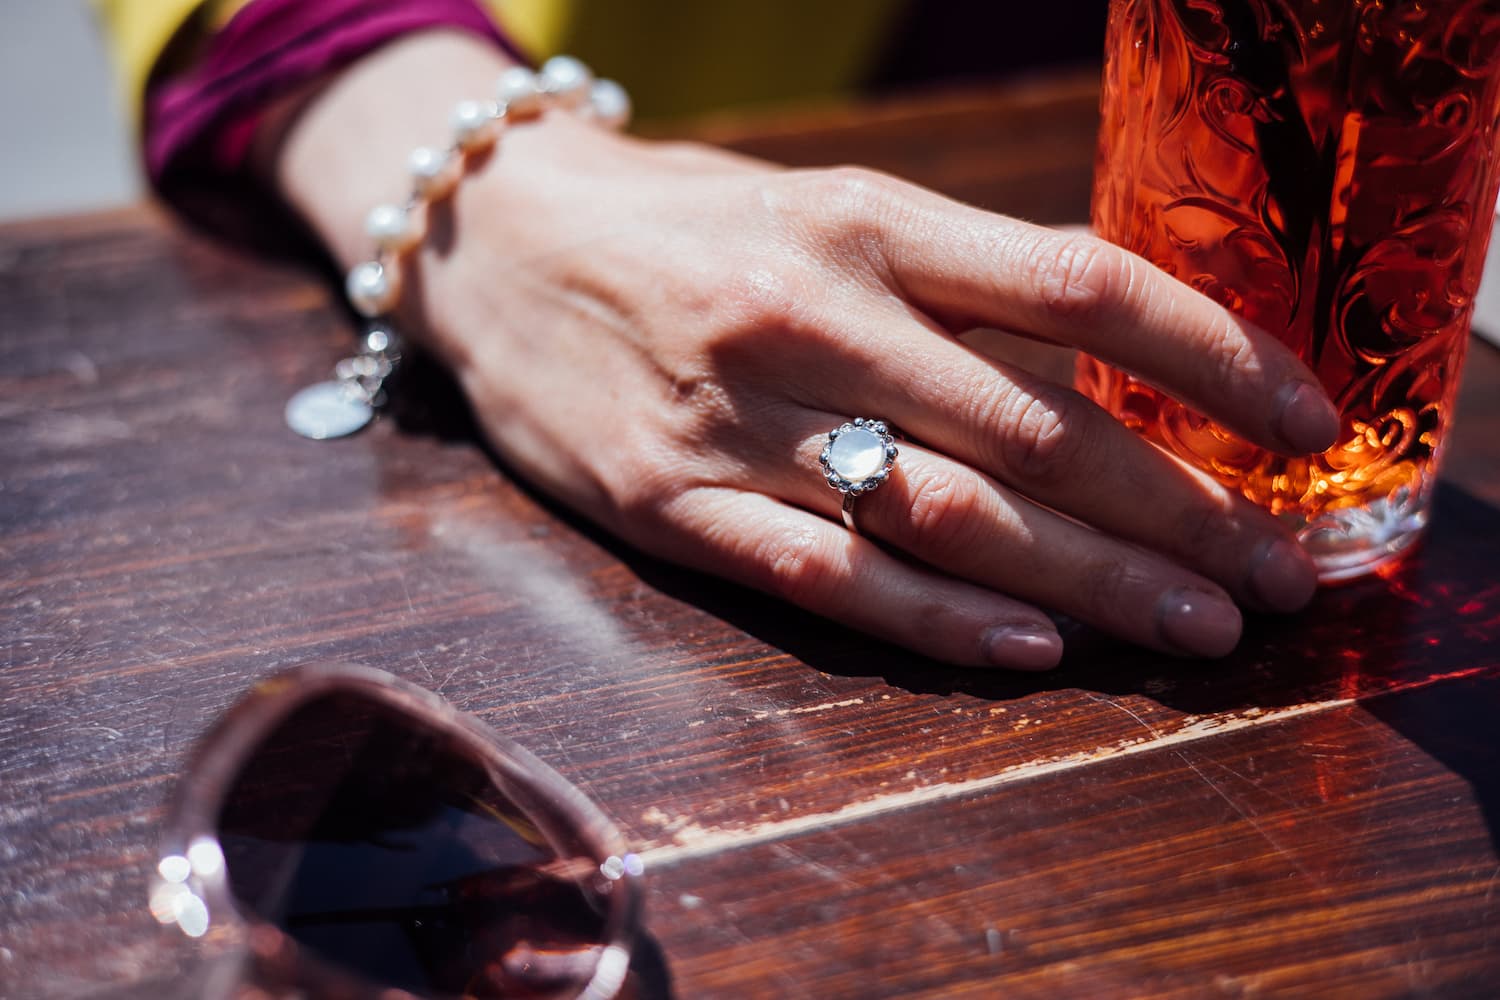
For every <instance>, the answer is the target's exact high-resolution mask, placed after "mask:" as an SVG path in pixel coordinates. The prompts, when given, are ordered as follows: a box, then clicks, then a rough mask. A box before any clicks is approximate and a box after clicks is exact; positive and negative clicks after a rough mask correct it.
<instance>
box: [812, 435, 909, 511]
mask: <svg viewBox="0 0 1500 1000" xmlns="http://www.w3.org/2000/svg"><path fill="white" fill-rule="evenodd" d="M897 454H898V451H897V448H896V439H895V437H894V436H893V435H892V434H891V429H890V427H889V426H888V425H887V424H886V422H885V421H884V420H869V419H866V418H865V417H856V418H855V419H854V420H852V421H850V422H849V423H845V424H841V425H839V426H838V427H835V428H834V429H833V430H831V431H829V432H828V443H827V444H825V445H824V446H823V451H822V453H821V454H819V455H818V463H819V464H820V465H822V467H823V477H824V478H825V479H826V480H827V481H828V485H829V486H830V487H832V488H833V489H836V490H838V491H839V492H840V493H842V494H844V509H843V513H844V525H845V527H847V528H848V529H849V530H850V531H856V530H857V529H856V528H855V527H854V500H855V498H857V497H859V496H861V495H863V494H865V493H869V492H870V491H871V490H873V489H875V488H876V487H878V486H879V485H880V484H881V483H883V482H885V480H886V477H888V476H889V475H890V474H891V469H892V467H894V466H895V464H896V455H897Z"/></svg>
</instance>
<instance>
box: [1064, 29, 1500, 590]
mask: <svg viewBox="0 0 1500 1000" xmlns="http://www.w3.org/2000/svg"><path fill="white" fill-rule="evenodd" d="M1497 119H1500V0H1239V2H1234V0H1222V2H1220V0H1113V2H1112V3H1111V5H1110V26H1109V42H1108V51H1107V53H1106V63H1105V73H1104V97H1103V125H1102V130H1101V138H1100V145H1099V160H1098V165H1097V173H1096V180H1095V190H1094V204H1093V222H1094V226H1095V228H1096V229H1097V230H1098V232H1099V233H1100V235H1102V236H1103V237H1105V238H1106V239H1109V240H1112V241H1114V242H1115V243H1118V244H1120V245H1121V246H1124V247H1126V248H1127V249H1129V250H1132V251H1134V252H1135V253H1137V254H1140V255H1141V256H1143V257H1145V258H1146V259H1147V260H1150V261H1151V262H1153V263H1154V264H1156V265H1157V266H1158V267H1160V268H1162V269H1163V270H1165V271H1167V272H1168V273H1170V274H1172V275H1175V276H1176V277H1177V278H1179V279H1180V280H1182V281H1184V282H1186V283H1188V284H1189V285H1191V286H1193V287H1194V288H1196V289H1198V290H1199V291H1202V292H1204V293H1205V294H1207V295H1210V296H1212V297H1213V298H1215V299H1217V300H1218V301H1219V302H1221V303H1223V304H1224V305H1225V306H1227V307H1229V308H1230V309H1233V310H1234V311H1236V312H1238V313H1240V314H1241V315H1243V316H1245V317H1246V318H1247V319H1249V320H1251V321H1253V322H1254V323H1255V324H1257V325H1258V326H1260V327H1261V328H1263V329H1265V330H1269V331H1271V332H1272V333H1274V334H1275V335H1277V336H1278V337H1281V338H1282V339H1283V340H1284V342H1285V343H1286V344H1288V345H1289V346H1290V347H1292V348H1293V349H1294V350H1295V351H1296V352H1297V353H1298V354H1299V355H1300V356H1301V358H1302V359H1303V360H1304V361H1305V362H1307V364H1308V365H1309V366H1310V367H1311V368H1312V369H1313V370H1314V371H1315V372H1317V374H1318V377H1319V379H1321V381H1322V383H1323V385H1324V387H1325V388H1326V389H1327V390H1328V392H1329V393H1330V395H1331V396H1332V397H1333V398H1334V400H1335V401H1336V403H1337V404H1338V407H1339V411H1340V414H1341V419H1342V425H1341V429H1340V434H1339V439H1338V442H1337V443H1336V444H1335V445H1334V446H1333V447H1332V448H1330V449H1329V450H1328V451H1327V452H1325V453H1323V454H1321V455H1317V456H1314V457H1312V458H1306V459H1288V458H1284V457H1281V456H1278V455H1274V454H1271V453H1269V452H1267V451H1265V450H1263V449H1260V448H1257V447H1255V446H1253V445H1251V444H1249V443H1247V442H1246V441H1244V440H1243V439H1241V438H1239V437H1237V436H1235V435H1233V434H1231V433H1229V432H1228V431H1226V430H1224V429H1223V428H1221V427H1219V426H1217V425H1216V424H1214V423H1212V422H1211V421H1209V420H1206V419H1204V418H1203V417H1201V416H1199V415H1198V414H1196V413H1194V412H1193V411H1191V410H1189V409H1187V408H1185V407H1183V406H1182V405H1180V404H1179V403H1177V402H1175V401H1174V400H1172V399H1170V398H1168V397H1166V396H1163V395H1162V394H1161V393H1159V392H1157V391H1156V390H1154V389H1152V388H1150V387H1149V386H1146V385H1144V384H1142V383H1140V382H1138V381H1136V380H1135V379H1133V378H1131V377H1129V376H1127V375H1124V374H1122V373H1120V372H1118V371H1115V370H1113V369H1111V368H1109V367H1107V366H1105V365H1103V364H1101V363H1099V362H1097V361H1095V360H1093V359H1091V358H1083V359H1081V360H1080V362H1079V367H1078V383H1079V387H1080V388H1081V389H1082V390H1083V391H1084V392H1085V393H1086V394H1088V395H1089V396H1090V397H1091V398H1093V399H1094V400H1095V401H1097V402H1098V403H1100V404H1101V405H1103V406H1104V407H1105V408H1106V409H1108V410H1109V411H1110V412H1111V413H1113V414H1115V415H1116V416H1117V417H1119V418H1120V419H1121V420H1123V421H1124V422H1125V423H1126V424H1128V425H1129V426H1130V427H1132V428H1134V429H1135V430H1137V431H1139V432H1140V433H1141V434H1143V435H1145V436H1146V437H1147V438H1149V439H1150V440H1152V441H1154V442H1155V443H1157V444H1158V445H1160V446H1162V447H1163V448H1166V449H1167V450H1169V451H1170V452H1172V453H1173V454H1175V455H1177V456H1179V457H1181V458H1182V459H1184V460H1186V461H1187V462H1190V463H1191V464H1193V465H1195V466H1197V467H1199V468H1201V469H1204V470H1206V471H1208V472H1209V473H1211V474H1212V475H1214V476H1215V477H1217V478H1218V479H1219V480H1220V481H1221V482H1223V483H1225V484H1227V485H1230V486H1233V487H1234V488H1236V489H1239V490H1241V491H1243V492H1244V494H1245V495H1246V496H1247V497H1250V498H1251V499H1252V500H1255V501H1256V502H1258V503H1260V504H1263V505H1265V506H1266V507H1268V508H1269V509H1270V510H1271V511H1272V512H1274V513H1276V514H1279V515H1282V516H1283V517H1285V518H1286V519H1288V520H1290V521H1292V522H1293V523H1294V524H1295V525H1296V527H1297V528H1298V530H1299V531H1300V532H1301V535H1302V538H1303V541H1304V543H1305V544H1306V545H1307V546H1308V548H1309V550H1310V551H1311V552H1312V554H1313V557H1314V559H1315V560H1317V562H1318V565H1319V567H1320V570H1321V573H1322V576H1323V577H1324V579H1328V580H1335V579H1344V578H1348V577H1352V576H1357V575H1360V574H1362V573H1366V572H1369V571H1371V570H1373V569H1375V568H1377V567H1379V566H1380V565H1382V564H1384V563H1386V562H1388V561H1390V560H1391V559H1393V558H1395V557H1396V556H1397V555H1399V554H1400V552H1401V551H1402V550H1403V549H1405V548H1406V547H1407V546H1409V545H1410V544H1411V542H1412V541H1414V540H1415V539H1416V537H1417V536H1418V534H1419V533H1420V531H1421V530H1422V527H1423V525H1424V524H1425V523H1426V519H1427V512H1428V507H1429V503H1430V500H1431V497H1432V492H1433V488H1434V485H1435V479H1436V466H1437V462H1438V459H1439V457H1440V455H1441V453H1442V443H1443V437H1444V434H1445V432H1446V431H1447V429H1448V425H1449V423H1450V421H1451V420H1452V416H1453V401H1454V397H1455V395H1456V392H1457V389H1458V374H1459V367H1460V365H1461V364H1462V362H1463V357H1464V348H1465V345H1466V343H1467V339H1468V332H1469V319H1470V315H1471V313H1472V311H1473V303H1474V296H1475V293H1476V291H1477V290H1478V287H1479V278H1480V274H1481V272H1482V270H1483V265H1484V255H1485V250H1486V247H1487V244H1488V242H1489V236H1490V229H1491V227H1490V212H1491V210H1492V207H1493V206H1494V204H1495V197H1496V187H1497V185H1500V148H1497V144H1500V141H1497V135H1500V121H1497ZM1121 335H1122V336H1127V335H1128V333H1122V334H1121Z"/></svg>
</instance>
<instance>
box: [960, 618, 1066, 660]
mask: <svg viewBox="0 0 1500 1000" xmlns="http://www.w3.org/2000/svg"><path fill="white" fill-rule="evenodd" d="M980 645H981V647H982V648H983V650H984V658H985V659H986V660H989V661H990V663H991V664H992V665H993V666H997V667H1006V668H1008V669H1010V670H1051V669H1052V668H1053V667H1055V666H1057V661H1058V660H1060V659H1062V652H1063V644H1062V636H1060V635H1058V634H1057V633H1056V632H1048V631H1044V630H1042V629H1038V628H1028V627H1026V626H1024V625H997V626H996V627H994V628H992V629H990V630H989V631H988V632H986V633H985V634H984V639H983V640H982V642H981V643H980Z"/></svg>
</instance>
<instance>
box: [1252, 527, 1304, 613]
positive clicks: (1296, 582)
mask: <svg viewBox="0 0 1500 1000" xmlns="http://www.w3.org/2000/svg"><path fill="white" fill-rule="evenodd" d="M1250 589H1251V590H1252V591H1253V592H1254V593H1255V596H1256V597H1258V598H1260V599H1261V601H1262V603H1264V604H1265V605H1266V607H1268V608H1270V609H1271V610H1272V611H1297V610H1299V609H1301V608H1305V607H1307V602H1308V601H1310V600H1312V597H1313V593H1314V592H1315V591H1316V590H1317V589H1318V569H1317V567H1316V566H1314V565H1313V561H1312V559H1311V558H1309V556H1308V555H1307V553H1306V552H1303V551H1302V548H1301V546H1298V545H1294V544H1292V543H1291V542H1289V541H1286V540H1285V539H1282V538H1267V539H1265V540H1264V541H1262V542H1261V543H1260V545H1258V546H1257V547H1256V549H1255V555H1254V556H1253V557H1251V561H1250Z"/></svg>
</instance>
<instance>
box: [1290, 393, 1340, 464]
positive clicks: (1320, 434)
mask: <svg viewBox="0 0 1500 1000" xmlns="http://www.w3.org/2000/svg"><path fill="white" fill-rule="evenodd" d="M1275 429H1276V436H1277V437H1279V438H1281V440H1282V441H1283V442H1284V443H1285V444H1286V445H1287V447H1289V448H1291V449H1293V450H1294V451H1297V452H1299V453H1301V454H1304V455H1312V454H1315V453H1317V452H1321V451H1326V450H1327V449H1329V448H1331V447H1332V446H1333V443H1334V441H1336V440H1338V436H1339V414H1338V411H1337V410H1335V409H1334V408H1333V404H1332V403H1330V402H1329V401H1328V397H1327V396H1325V395H1324V394H1323V391H1322V390H1321V389H1319V388H1318V387H1317V386H1315V385H1309V384H1308V383H1306V382H1289V383H1287V384H1286V385H1284V386H1282V387H1281V391H1280V392H1279V393H1277V394H1276V428H1275Z"/></svg>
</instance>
